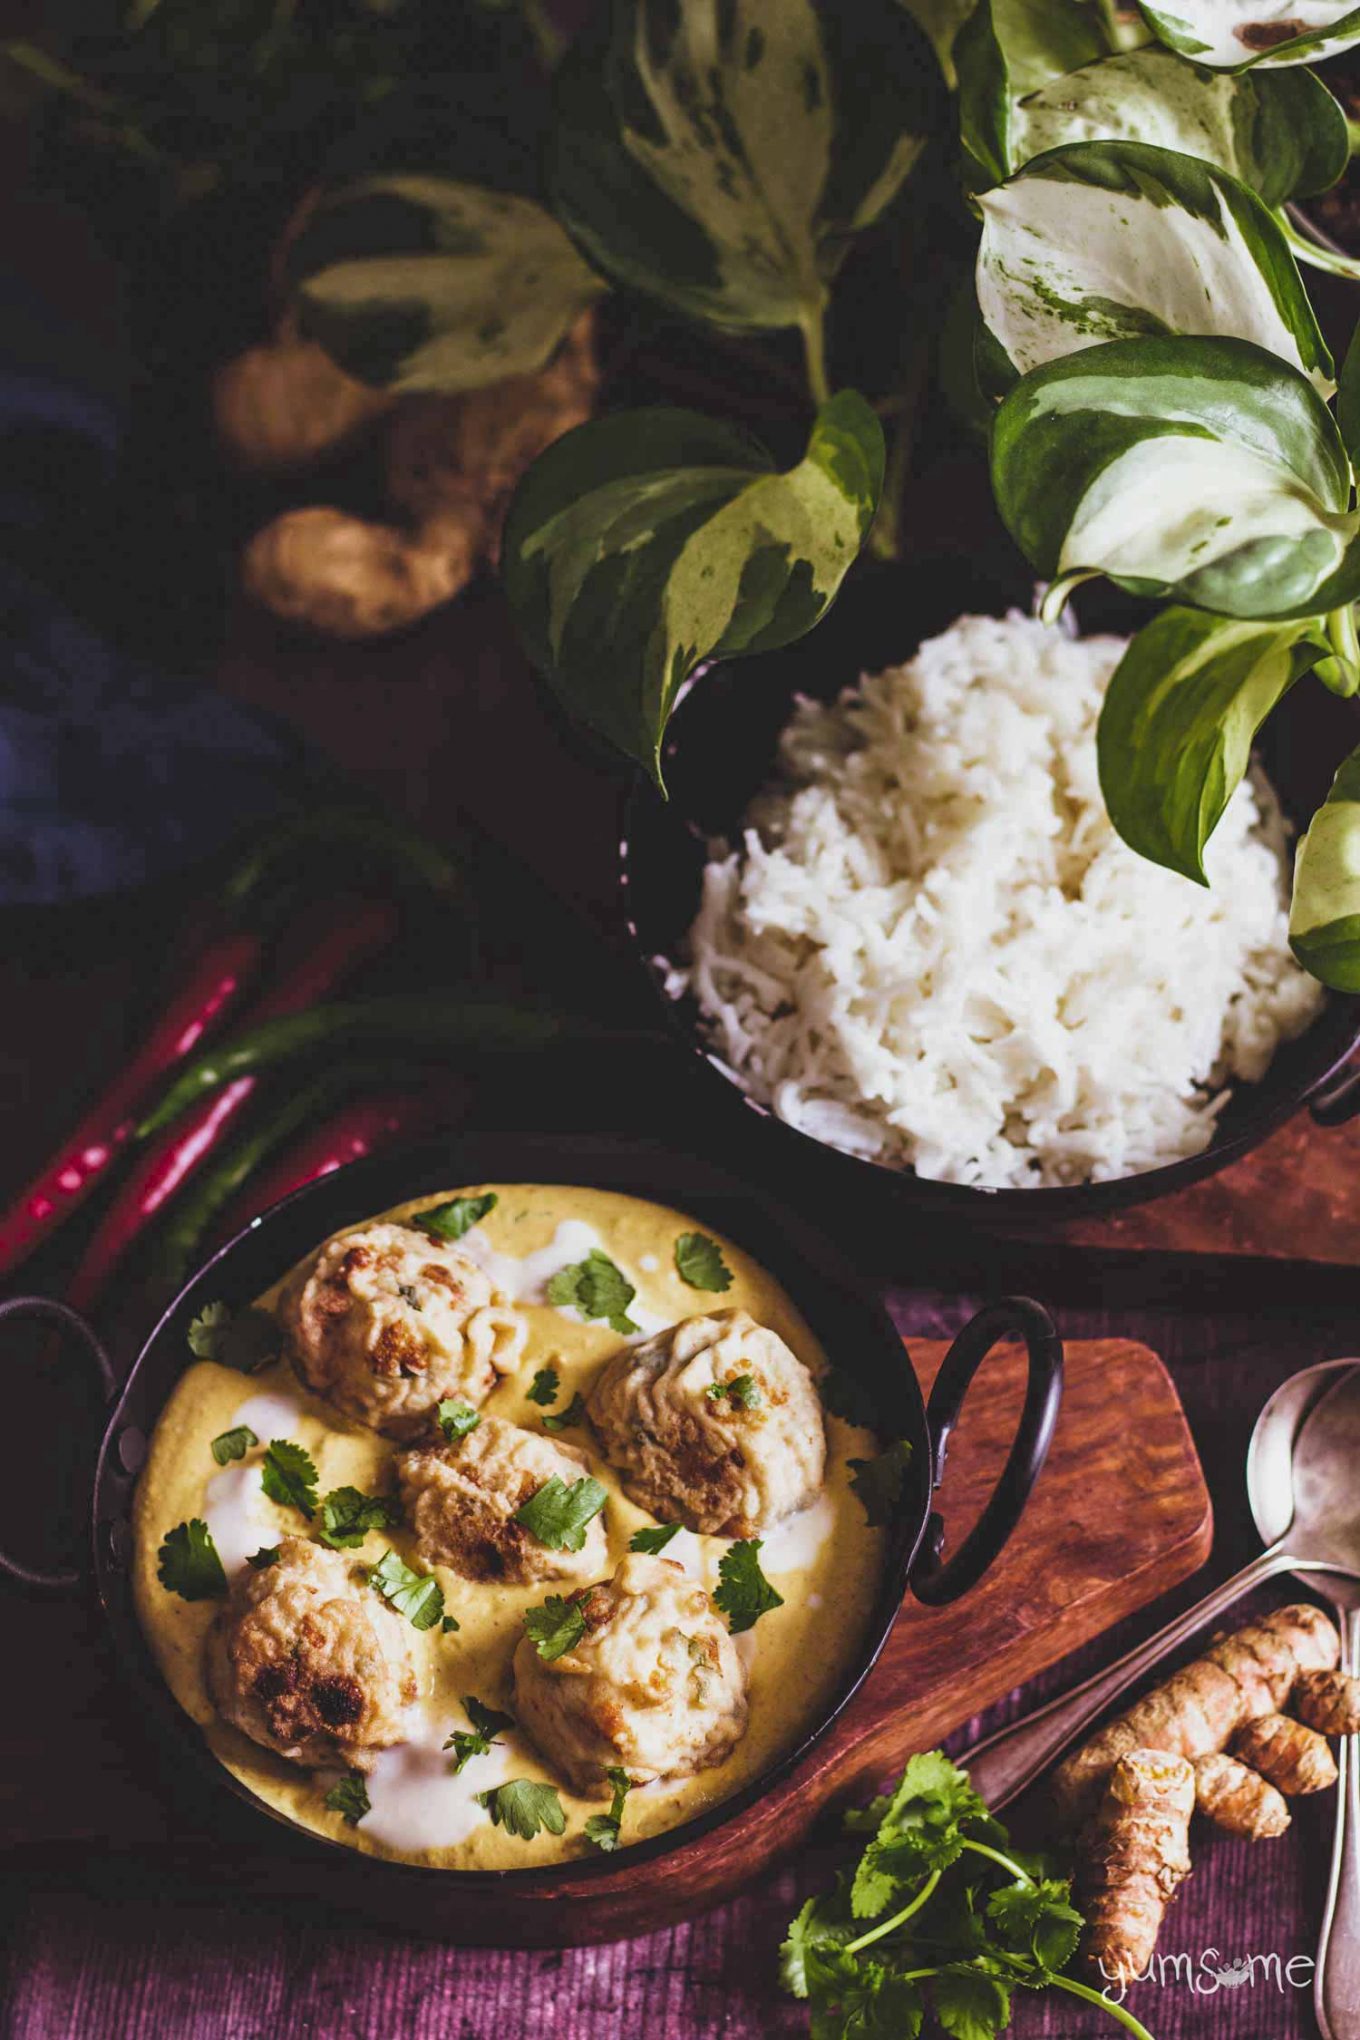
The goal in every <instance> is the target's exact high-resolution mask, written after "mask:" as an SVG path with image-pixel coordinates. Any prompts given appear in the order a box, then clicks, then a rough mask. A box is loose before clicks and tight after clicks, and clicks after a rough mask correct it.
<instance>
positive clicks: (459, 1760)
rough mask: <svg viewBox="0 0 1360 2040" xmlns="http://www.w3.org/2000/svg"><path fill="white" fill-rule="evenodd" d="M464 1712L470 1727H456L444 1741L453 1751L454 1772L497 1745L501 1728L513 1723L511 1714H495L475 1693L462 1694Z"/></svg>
mask: <svg viewBox="0 0 1360 2040" xmlns="http://www.w3.org/2000/svg"><path fill="white" fill-rule="evenodd" d="M463 1712H464V1713H465V1714H466V1715H467V1718H468V1720H469V1721H470V1722H471V1723H472V1727H471V1728H470V1729H466V1728H456V1729H455V1730H454V1731H453V1734H452V1735H451V1736H450V1737H449V1739H448V1741H447V1742H446V1743H445V1744H444V1748H445V1749H446V1750H452V1751H453V1753H454V1763H453V1768H454V1770H455V1772H457V1771H461V1770H462V1768H463V1766H464V1764H466V1763H468V1762H470V1761H471V1759H472V1758H473V1757H484V1756H485V1755H486V1753H487V1751H488V1750H491V1749H496V1748H498V1747H499V1745H498V1744H497V1742H496V1737H497V1736H498V1735H499V1734H500V1731H501V1730H502V1729H503V1728H513V1727H514V1725H515V1717H514V1715H513V1714H498V1713H497V1712H496V1710H495V1708H494V1707H484V1706H483V1705H482V1703H481V1701H480V1700H479V1699H478V1698H477V1696H476V1694H475V1693H466V1694H464V1696H463Z"/></svg>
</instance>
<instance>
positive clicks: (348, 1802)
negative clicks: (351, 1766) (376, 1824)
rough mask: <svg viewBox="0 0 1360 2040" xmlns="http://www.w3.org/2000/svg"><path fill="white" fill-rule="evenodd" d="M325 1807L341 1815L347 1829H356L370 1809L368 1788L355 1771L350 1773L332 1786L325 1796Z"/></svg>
mask: <svg viewBox="0 0 1360 2040" xmlns="http://www.w3.org/2000/svg"><path fill="white" fill-rule="evenodd" d="M326 1805H327V1806H328V1807H329V1808H330V1810H331V1812H332V1813H339V1814H343V1816H344V1819H345V1823H346V1825H347V1826H348V1827H358V1825H359V1822H360V1821H361V1820H362V1819H363V1817H364V1815H365V1814H366V1813H368V1812H369V1811H370V1808H369V1799H368V1787H367V1785H365V1783H364V1781H363V1779H362V1778H361V1777H360V1776H359V1773H358V1772H357V1771H351V1772H350V1774H349V1776H348V1777H347V1778H342V1779H341V1780H340V1781H339V1783H338V1784H336V1785H332V1787H331V1789H330V1791H329V1792H328V1793H327V1794H326Z"/></svg>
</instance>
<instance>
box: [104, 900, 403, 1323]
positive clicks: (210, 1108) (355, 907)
mask: <svg viewBox="0 0 1360 2040" xmlns="http://www.w3.org/2000/svg"><path fill="white" fill-rule="evenodd" d="M315 919H316V915H315V913H312V914H309V915H308V924H310V923H312V922H313V921H315ZM399 919H400V917H399V915H398V913H397V909H396V907H395V906H394V905H392V904H391V903H390V902H388V901H384V900H360V901H354V900H338V901H335V902H333V903H332V904H331V908H330V918H329V920H327V921H326V922H324V923H323V926H322V930H321V932H320V934H318V935H316V936H314V938H313V940H312V942H311V946H310V947H309V948H307V949H306V950H304V951H303V953H302V954H301V956H300V957H299V958H298V961H297V962H296V963H295V964H294V965H293V967H292V969H291V970H290V971H289V972H288V974H287V975H286V976H285V977H284V978H283V980H282V981H281V983H279V984H277V985H275V986H274V987H273V989H272V990H270V991H268V992H266V993H265V994H264V996H263V997H262V998H261V999H259V1000H257V1001H256V1004H255V1006H254V1008H253V1009H252V1014H251V1018H252V1021H253V1022H254V1023H255V1024H258V1023H259V1022H261V1021H265V1020H279V1019H283V1018H285V1017H286V1016H288V1015H289V1014H292V1013H301V1012H306V1011H307V1010H308V1009H309V1008H310V1007H312V1006H314V1005H316V1004H317V1003H318V1002H319V1001H320V1000H322V999H324V998H325V997H326V996H327V994H328V993H329V992H332V991H334V989H335V987H336V986H337V985H339V984H342V983H343V982H344V980H345V979H346V978H348V977H349V976H351V975H352V974H353V973H354V972H355V971H357V970H358V969H359V968H360V966H361V965H362V964H365V963H367V962H368V961H369V959H370V958H371V957H373V956H376V955H377V954H378V953H379V951H381V950H383V949H385V948H386V947H387V946H388V944H389V943H390V942H391V941H392V940H393V939H394V938H395V936H396V934H397V930H398V926H399ZM257 1081H258V1079H257V1078H256V1077H254V1076H242V1077H237V1078H236V1079H235V1080H234V1081H233V1082H232V1083H230V1084H227V1085H224V1086H223V1088H222V1089H221V1090H220V1091H215V1092H213V1093H212V1095H211V1096H210V1097H206V1098H204V1100H203V1101H202V1103H201V1104H199V1105H197V1106H195V1108H194V1109H193V1110H192V1111H191V1112H188V1113H186V1114H185V1115H184V1116H183V1117H182V1118H181V1119H179V1120H177V1121H176V1123H175V1125H174V1126H173V1127H171V1128H170V1129H169V1130H168V1131H167V1133H166V1134H165V1136H164V1138H163V1139H161V1140H158V1141H157V1142H156V1143H155V1144H154V1145H153V1146H152V1147H150V1148H148V1149H147V1151H146V1153H145V1154H144V1155H142V1156H141V1158H140V1159H139V1160H138V1162H137V1164H136V1166H135V1167H134V1168H133V1169H132V1170H131V1171H130V1173H129V1174H128V1176H127V1179H126V1181H125V1182H124V1183H123V1185H122V1187H121V1189H120V1190H119V1192H118V1195H117V1196H116V1197H115V1198H114V1201H113V1203H112V1204H111V1205H110V1206H109V1208H108V1210H107V1211H106V1212H105V1213H104V1216H103V1218H102V1219H101V1220H100V1222H99V1224H98V1226H97V1227H96V1228H95V1231H94V1233H93V1234H92V1236H91V1238H90V1241H89V1244H88V1246H87V1247H86V1249H85V1253H84V1255H83V1256H82V1258H81V1262H80V1265H79V1267H78V1268H77V1269H76V1272H75V1274H74V1276H73V1277H72V1280H71V1283H70V1286H69V1288H68V1290H67V1293H66V1294H67V1301H68V1302H69V1303H70V1304H71V1305H72V1307H73V1308H74V1309H76V1310H83V1311H89V1310H92V1309H93V1308H94V1306H95V1304H96V1303H97V1302H98V1301H99V1299H100V1297H101V1296H102V1295H103V1293H104V1288H105V1286H106V1284H107V1283H108V1280H109V1278H110V1276H111V1275H112V1274H113V1272H114V1270H115V1269H116V1268H117V1266H118V1264H119V1262H120V1261H121V1260H122V1259H123V1256H124V1255H125V1254H126V1253H127V1251H128V1249H129V1248H130V1247H131V1245H132V1243H133V1241H134V1240H136V1239H137V1238H138V1236H139V1235H140V1234H141V1232H142V1230H143V1229H144V1227H146V1226H147V1225H149V1224H150V1223H151V1221H152V1220H153V1219H154V1218H155V1217H156V1216H157V1214H158V1213H159V1212H160V1211H161V1210H162V1209H163V1208H164V1206H165V1205H166V1204H167V1203H168V1202H169V1200H170V1199H171V1198H172V1197H173V1196H174V1195H175V1192H176V1191H177V1190H178V1189H179V1188H180V1186H181V1184H183V1183H184V1182H185V1181H186V1180H187V1178H188V1177H189V1176H191V1175H192V1174H193V1172H194V1171H195V1169H197V1168H199V1167H200V1166H201V1164H202V1163H203V1162H204V1161H205V1160H206V1159H207V1157H208V1155H210V1154H211V1153H213V1152H214V1150H215V1149H216V1148H217V1147H218V1145H219V1143H220V1142H221V1140H222V1138H223V1136H224V1135H225V1133H226V1130H227V1128H228V1127H229V1126H234V1125H235V1123H236V1120H237V1118H238V1116H239V1114H240V1112H241V1110H242V1108H243V1107H244V1105H245V1103H246V1100H247V1099H248V1098H250V1097H251V1096H252V1094H253V1093H254V1090H255V1087H256V1084H257Z"/></svg>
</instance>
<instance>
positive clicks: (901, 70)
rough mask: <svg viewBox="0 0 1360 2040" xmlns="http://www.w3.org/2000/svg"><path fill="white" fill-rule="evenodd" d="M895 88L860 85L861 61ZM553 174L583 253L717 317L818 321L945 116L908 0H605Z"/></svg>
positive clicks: (570, 80)
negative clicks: (869, 55)
mask: <svg viewBox="0 0 1360 2040" xmlns="http://www.w3.org/2000/svg"><path fill="white" fill-rule="evenodd" d="M866 50H872V51H873V64H874V69H875V72H876V73H878V74H880V75H881V76H882V77H884V78H887V79H891V81H892V89H891V90H890V91H877V92H866V91H864V90H863V69H862V66H863V61H864V55H865V52H866ZM554 103H555V111H554V120H553V126H552V132H551V135H550V138H549V155H548V185H549V191H550V195H551V199H552V203H553V206H554V209H555V210H556V211H557V213H558V214H559V216H560V217H561V219H562V220H563V221H564V222H565V224H566V225H567V227H568V228H569V229H570V231H571V233H572V234H573V235H574V236H575V237H576V239H577V241H578V242H579V243H580V245H581V247H582V248H583V249H584V251H585V253H586V255H587V256H588V257H589V259H590V261H591V262H592V263H594V264H595V265H596V266H597V267H598V268H599V269H601V270H603V271H604V272H605V273H606V274H607V275H609V276H612V277H615V278H617V279H618V280H619V281H620V282H623V283H625V284H628V285H629V286H631V287H632V288H634V289H637V290H641V291H644V292H647V293H649V294H650V295H652V296H655V297H659V298H662V299H664V300H666V301H667V302H668V303H670V304H673V305H676V306H678V307H679V308H680V310H681V311H683V312H685V313H687V314H689V315H690V316H692V317H699V318H702V319H708V320H712V321H713V322H715V323H716V324H718V325H721V326H731V327H750V328H762V327H763V328H775V327H784V326H803V327H804V328H805V329H806V328H808V327H809V326H810V325H812V324H813V323H815V322H819V321H820V317H821V311H822V307H823V304H824V302H825V297H826V286H827V283H828V281H829V279H830V277H831V276H832V275H834V273H835V270H836V268H837V267H838V265H839V263H840V260H841V257H842V255H843V253H844V250H845V246H846V244H847V240H848V238H849V237H850V236H851V235H852V234H853V233H855V232H857V231H858V230H860V229H861V228H864V227H866V226H868V225H870V224H871V223H872V222H873V221H874V220H875V219H877V218H878V216H879V215H880V214H881V213H882V212H883V210H884V209H885V207H886V206H887V205H888V204H889V202H890V201H891V200H892V198H893V197H894V196H895V195H896V193H897V191H898V189H899V187H900V185H901V184H902V181H903V179H904V178H905V177H906V175H907V173H908V172H909V171H910V170H911V168H912V166H913V164H914V163H915V162H916V160H917V158H918V157H919V156H920V154H921V151H922V149H923V148H924V146H925V143H926V141H927V139H928V137H929V135H930V134H931V133H932V132H933V131H934V130H935V129H936V128H937V127H938V126H940V124H941V121H942V113H943V80H942V78H941V75H940V71H939V67H938V65H937V63H936V61H935V58H934V55H933V53H932V51H931V48H930V45H929V43H928V42H927V40H926V38H925V36H924V34H923V33H922V31H921V30H920V29H919V28H918V27H917V25H916V23H915V22H914V21H913V20H912V18H911V16H910V15H909V14H908V13H907V12H906V10H905V9H904V8H903V7H901V6H899V5H898V4H897V0H859V4H857V5H856V7H855V8H853V9H843V8H841V7H839V6H838V5H837V4H836V0H686V4H685V5H684V6H682V7H677V6H676V5H675V4H674V0H612V5H610V6H608V7H605V8H603V9H601V10H599V11H598V21H597V24H596V25H595V26H593V27H587V29H586V31H585V32H584V33H583V34H582V35H580V36H578V37H577V38H576V40H575V41H574V43H573V45H572V48H571V50H570V51H569V52H568V55H567V57H566V58H565V60H564V62H563V64H562V66H561V68H560V71H559V73H558V76H557V79H556V84H555V95H554Z"/></svg>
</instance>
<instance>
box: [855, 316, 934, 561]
mask: <svg viewBox="0 0 1360 2040" xmlns="http://www.w3.org/2000/svg"><path fill="white" fill-rule="evenodd" d="M929 361H930V350H929V348H928V347H927V346H926V345H925V343H924V342H923V341H921V340H919V339H918V340H917V342H916V343H915V345H914V346H913V348H912V351H911V357H910V359H909V360H908V362H907V365H906V369H905V372H904V374H903V377H902V387H901V389H900V391H899V392H898V395H897V398H896V400H895V404H896V409H897V412H898V416H897V419H896V422H895V424H894V425H893V426H892V427H891V429H890V431H889V434H888V459H887V464H886V466H885V468H884V471H883V493H882V495H881V496H880V498H879V503H878V514H877V515H876V516H875V518H874V521H873V524H872V525H871V526H870V528H869V551H870V552H871V553H872V554H873V556H874V558H875V559H876V560H896V559H900V558H901V557H902V492H903V490H904V489H905V487H906V481H907V475H908V473H909V472H910V469H911V456H912V453H913V451H914V450H915V445H916V421H917V418H918V416H919V414H920V409H921V398H922V396H923V395H924V393H925V386H926V371H927V368H928V366H929ZM889 401H890V402H891V401H893V400H891V399H890V400H889ZM874 408H875V409H876V410H877V409H878V406H877V405H875V407H874Z"/></svg>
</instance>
